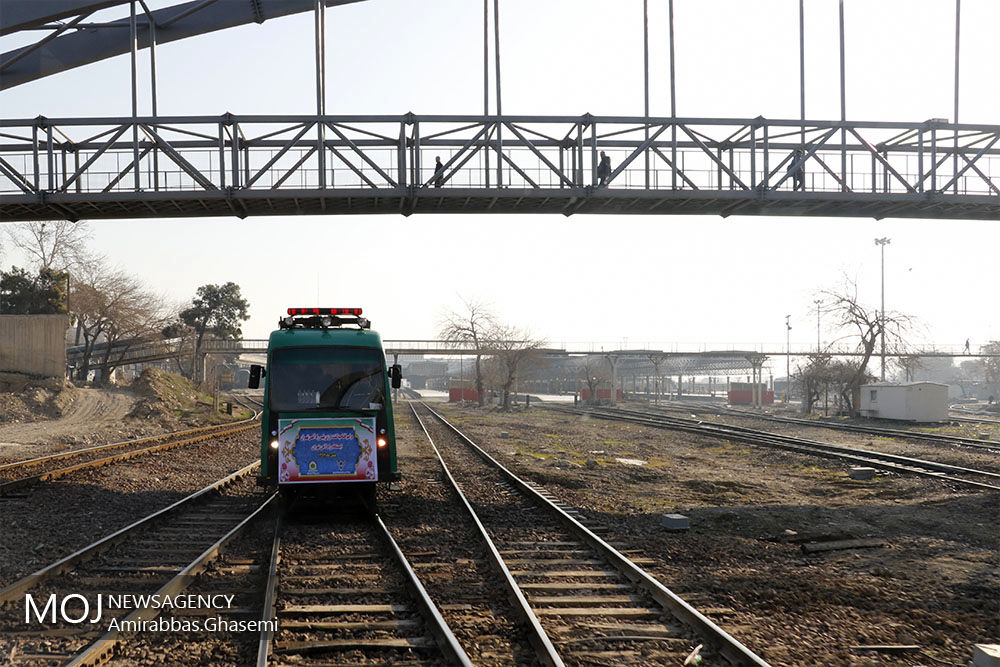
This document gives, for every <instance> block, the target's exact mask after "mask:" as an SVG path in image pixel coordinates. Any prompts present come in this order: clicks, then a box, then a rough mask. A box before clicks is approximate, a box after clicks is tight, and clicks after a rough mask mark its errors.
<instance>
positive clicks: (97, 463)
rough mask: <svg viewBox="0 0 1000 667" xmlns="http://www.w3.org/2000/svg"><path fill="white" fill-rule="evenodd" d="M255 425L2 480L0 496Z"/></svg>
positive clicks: (251, 425) (218, 436)
mask: <svg viewBox="0 0 1000 667" xmlns="http://www.w3.org/2000/svg"><path fill="white" fill-rule="evenodd" d="M254 427H255V425H254V424H249V425H247V426H240V427H239V428H234V429H230V430H228V431H217V432H213V433H208V434H203V435H199V436H195V437H193V438H188V439H186V440H178V441H176V442H165V443H162V444H159V445H153V446H152V447H145V448H143V449H133V450H131V451H128V452H122V453H121V454H115V455H114V456H107V457H104V458H102V459H95V460H93V461H84V462H83V463H77V464H75V465H71V466H66V467H65V468H59V469H57V470H49V471H47V472H42V473H38V474H37V475H30V476H28V477H21V478H19V479H14V480H11V481H9V482H2V483H0V497H2V496H5V495H7V494H8V492H10V491H13V490H14V489H19V488H22V487H25V486H30V485H31V484H37V483H38V482H48V481H51V480H55V479H59V478H61V477H65V476H67V475H69V474H71V473H74V472H77V471H78V470H86V469H88V468H100V467H101V466H106V465H110V464H112V463H120V462H122V461H128V460H129V459H134V458H137V457H139V456H142V455H144V454H152V453H154V452H163V451H166V450H168V449H176V448H177V447H184V446H185V445H192V444H195V443H198V442H204V441H205V440H211V439H213V438H220V437H222V436H226V435H233V434H236V433H242V432H244V431H249V430H250V429H252V428H254Z"/></svg>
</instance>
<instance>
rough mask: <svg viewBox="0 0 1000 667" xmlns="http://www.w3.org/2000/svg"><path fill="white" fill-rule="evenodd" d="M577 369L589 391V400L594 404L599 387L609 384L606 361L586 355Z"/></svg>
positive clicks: (608, 370) (609, 373)
mask: <svg viewBox="0 0 1000 667" xmlns="http://www.w3.org/2000/svg"><path fill="white" fill-rule="evenodd" d="M578 368H579V373H580V376H581V377H582V378H583V381H584V383H585V384H586V385H587V389H588V390H590V400H591V401H593V402H594V403H596V402H597V390H598V389H599V388H600V386H601V385H603V384H609V383H610V382H611V369H610V368H609V367H608V362H607V359H604V358H603V357H596V356H591V355H589V354H588V355H587V356H585V357H584V358H583V359H582V361H581V362H580V365H579V367H578ZM612 389H613V388H612Z"/></svg>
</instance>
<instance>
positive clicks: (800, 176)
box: [788, 148, 806, 190]
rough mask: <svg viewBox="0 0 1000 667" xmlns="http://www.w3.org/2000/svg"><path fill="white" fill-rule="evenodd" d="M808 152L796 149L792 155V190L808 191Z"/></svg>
mask: <svg viewBox="0 0 1000 667" xmlns="http://www.w3.org/2000/svg"><path fill="white" fill-rule="evenodd" d="M805 156H806V152H805V151H804V150H802V149H801V148H796V149H795V153H794V154H793V155H792V162H791V164H789V165H788V171H789V172H790V173H791V174H792V190H805V189H806V167H805Z"/></svg>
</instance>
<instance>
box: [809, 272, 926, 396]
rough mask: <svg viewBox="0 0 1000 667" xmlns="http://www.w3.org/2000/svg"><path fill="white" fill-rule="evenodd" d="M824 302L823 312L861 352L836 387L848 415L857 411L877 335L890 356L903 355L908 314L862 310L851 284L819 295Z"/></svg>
mask: <svg viewBox="0 0 1000 667" xmlns="http://www.w3.org/2000/svg"><path fill="white" fill-rule="evenodd" d="M823 296H824V300H825V301H828V303H830V306H829V307H828V309H827V312H830V313H833V314H834V315H836V316H837V317H838V318H839V322H838V324H839V326H840V327H841V328H843V329H847V330H849V331H851V334H849V337H850V338H853V337H855V336H856V337H857V338H858V344H857V346H856V349H857V350H858V352H860V353H861V357H860V360H859V361H858V362H857V364H855V365H854V372H853V373H852V374H851V376H850V377H849V378H848V380H847V382H846V383H845V384H844V385H843V386H842V387H841V388H840V393H841V397H842V398H843V402H844V407H845V408H846V409H847V410H848V412H849V413H850V414H851V415H854V414H855V412H856V411H857V401H858V397H859V396H860V394H861V385H862V384H863V383H864V382H865V379H866V378H867V377H868V376H867V373H868V362H869V361H871V357H872V354H873V353H874V352H875V346H876V345H877V344H878V342H879V337H880V336H883V335H884V336H885V340H886V348H887V349H888V350H890V351H891V352H892V354H893V356H899V355H902V354H905V352H906V344H905V341H904V337H903V335H904V333H905V332H906V329H907V327H908V326H909V324H910V323H911V322H912V320H913V318H912V317H910V316H909V315H901V314H899V313H892V314H888V313H882V315H881V317H880V316H879V313H878V311H876V310H869V309H867V308H865V307H864V306H863V305H862V304H861V302H860V301H859V300H858V290H857V286H856V285H854V284H853V283H851V282H848V284H847V285H846V286H845V288H844V290H843V291H842V292H840V293H837V292H823Z"/></svg>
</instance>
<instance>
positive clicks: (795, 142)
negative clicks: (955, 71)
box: [0, 114, 1000, 221]
mask: <svg viewBox="0 0 1000 667" xmlns="http://www.w3.org/2000/svg"><path fill="white" fill-rule="evenodd" d="M647 134H648V138H647V136H646V135H647ZM803 136H804V137H805V141H804V142H803V141H802V137H803ZM998 141H1000V125H970V124H949V123H945V122H941V121H928V122H924V123H886V122H868V123H865V122H842V121H824V122H809V123H805V124H803V123H802V122H801V121H799V120H771V119H764V118H755V119H724V118H655V117H649V118H646V117H609V116H600V117H598V116H591V115H582V116H420V115H414V114H405V115H401V116H327V115H312V116H234V115H230V114H226V115H223V116H201V117H142V118H63V119H46V118H36V119H27V120H0V221H15V220H43V219H53V218H64V219H70V220H77V219H92V218H146V217H202V216H235V217H238V218H244V217H247V216H250V215H296V214H328V215H329V214H372V213H395V214H402V215H410V214H413V213H563V214H565V215H571V214H573V213H605V214H715V215H722V216H728V215H735V214H738V215H797V216H861V217H874V218H883V217H922V218H966V219H994V220H995V219H998V218H1000V147H997V143H998ZM602 152H605V153H607V154H608V155H609V156H610V157H611V160H612V165H613V169H612V173H611V175H610V178H609V179H608V182H607V184H606V186H601V185H600V184H599V179H598V177H597V171H598V169H597V168H598V161H599V159H600V154H601V153H602ZM437 156H440V157H441V161H442V165H443V168H442V170H441V171H440V172H436V170H435V157H437Z"/></svg>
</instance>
